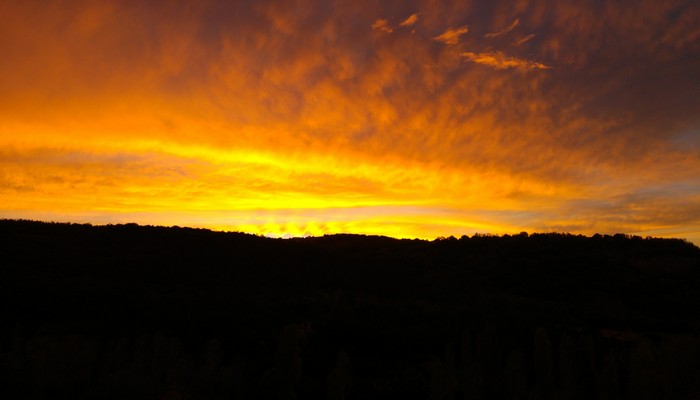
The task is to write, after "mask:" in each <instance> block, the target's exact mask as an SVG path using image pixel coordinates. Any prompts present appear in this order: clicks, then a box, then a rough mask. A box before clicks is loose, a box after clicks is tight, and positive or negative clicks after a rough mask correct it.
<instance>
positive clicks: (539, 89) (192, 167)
mask: <svg viewBox="0 0 700 400" xmlns="http://www.w3.org/2000/svg"><path fill="white" fill-rule="evenodd" d="M0 95H1V96H0V218H28V219H40V220H52V221H72V222H90V223H97V224H102V223H120V222H137V223H140V224H158V225H182V226H185V225H186V226H197V227H207V228H213V229H223V230H238V231H245V232H251V233H258V234H268V235H274V236H290V235H291V236H297V235H319V234H324V233H338V232H350V233H367V234H383V235H389V236H396V237H419V238H427V239H433V238H435V237H437V236H449V235H455V236H461V235H463V234H467V235H471V234H474V233H475V232H479V233H495V234H503V233H514V232H520V231H528V232H542V231H545V232H550V231H557V232H571V233H583V234H589V235H590V234H593V233H596V232H600V233H616V232H625V233H630V234H638V235H642V236H647V235H653V236H675V237H683V238H687V239H689V240H692V241H694V242H695V243H700V7H698V6H697V5H696V4H694V2H692V1H685V0H684V1H681V0H668V1H658V0H650V1H646V0H641V1H619V2H611V1H587V2H580V1H574V0H565V1H527V0H517V1H492V2H487V1H471V2H470V1H439V0H425V1H406V0H395V1H334V0H295V1H257V0H256V1H216V0H211V1H175V0H173V1H157V2H146V1H106V0H105V1H80V0H70V1H52V0H46V1H34V2H32V1H26V0H24V1H21V0H18V1H13V0H6V1H2V2H0Z"/></svg>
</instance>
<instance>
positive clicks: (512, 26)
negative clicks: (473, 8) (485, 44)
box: [484, 19, 520, 39]
mask: <svg viewBox="0 0 700 400" xmlns="http://www.w3.org/2000/svg"><path fill="white" fill-rule="evenodd" d="M519 23H520V20H519V19H516V20H514V21H513V23H511V24H510V25H508V26H507V27H505V28H504V29H503V30H500V31H498V32H491V33H487V34H485V35H484V37H485V38H486V39H493V38H497V37H500V36H505V35H507V34H508V33H510V32H511V31H512V30H513V29H515V27H516V26H518V24H519Z"/></svg>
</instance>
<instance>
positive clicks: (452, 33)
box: [433, 25, 469, 46]
mask: <svg viewBox="0 0 700 400" xmlns="http://www.w3.org/2000/svg"><path fill="white" fill-rule="evenodd" d="M467 32H469V27H468V26H466V25H465V26H460V27H459V28H448V29H447V30H446V31H445V32H444V33H443V34H441V35H438V36H435V37H434V38H433V40H436V41H438V42H442V43H445V44H446V45H450V46H454V45H457V44H459V38H460V36H462V35H464V34H465V33H467Z"/></svg>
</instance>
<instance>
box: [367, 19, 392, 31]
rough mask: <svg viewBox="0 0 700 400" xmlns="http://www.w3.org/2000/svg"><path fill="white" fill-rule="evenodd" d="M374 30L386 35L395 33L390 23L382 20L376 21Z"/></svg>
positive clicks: (373, 26) (373, 25)
mask: <svg viewBox="0 0 700 400" xmlns="http://www.w3.org/2000/svg"><path fill="white" fill-rule="evenodd" d="M372 29H376V30H379V31H382V32H386V33H391V32H393V31H394V28H392V27H391V26H390V25H389V21H388V20H386V19H381V18H380V19H377V20H376V21H374V23H373V24H372Z"/></svg>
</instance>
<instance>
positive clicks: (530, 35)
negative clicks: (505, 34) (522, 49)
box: [513, 33, 537, 46]
mask: <svg viewBox="0 0 700 400" xmlns="http://www.w3.org/2000/svg"><path fill="white" fill-rule="evenodd" d="M535 36H537V35H535V34H534V33H531V34H529V35H527V36H525V37H523V38H520V39H518V40H516V41H514V42H513V46H520V45H521V44H523V43H526V42H529V41H530V40H531V39H532V38H534V37H535Z"/></svg>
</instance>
